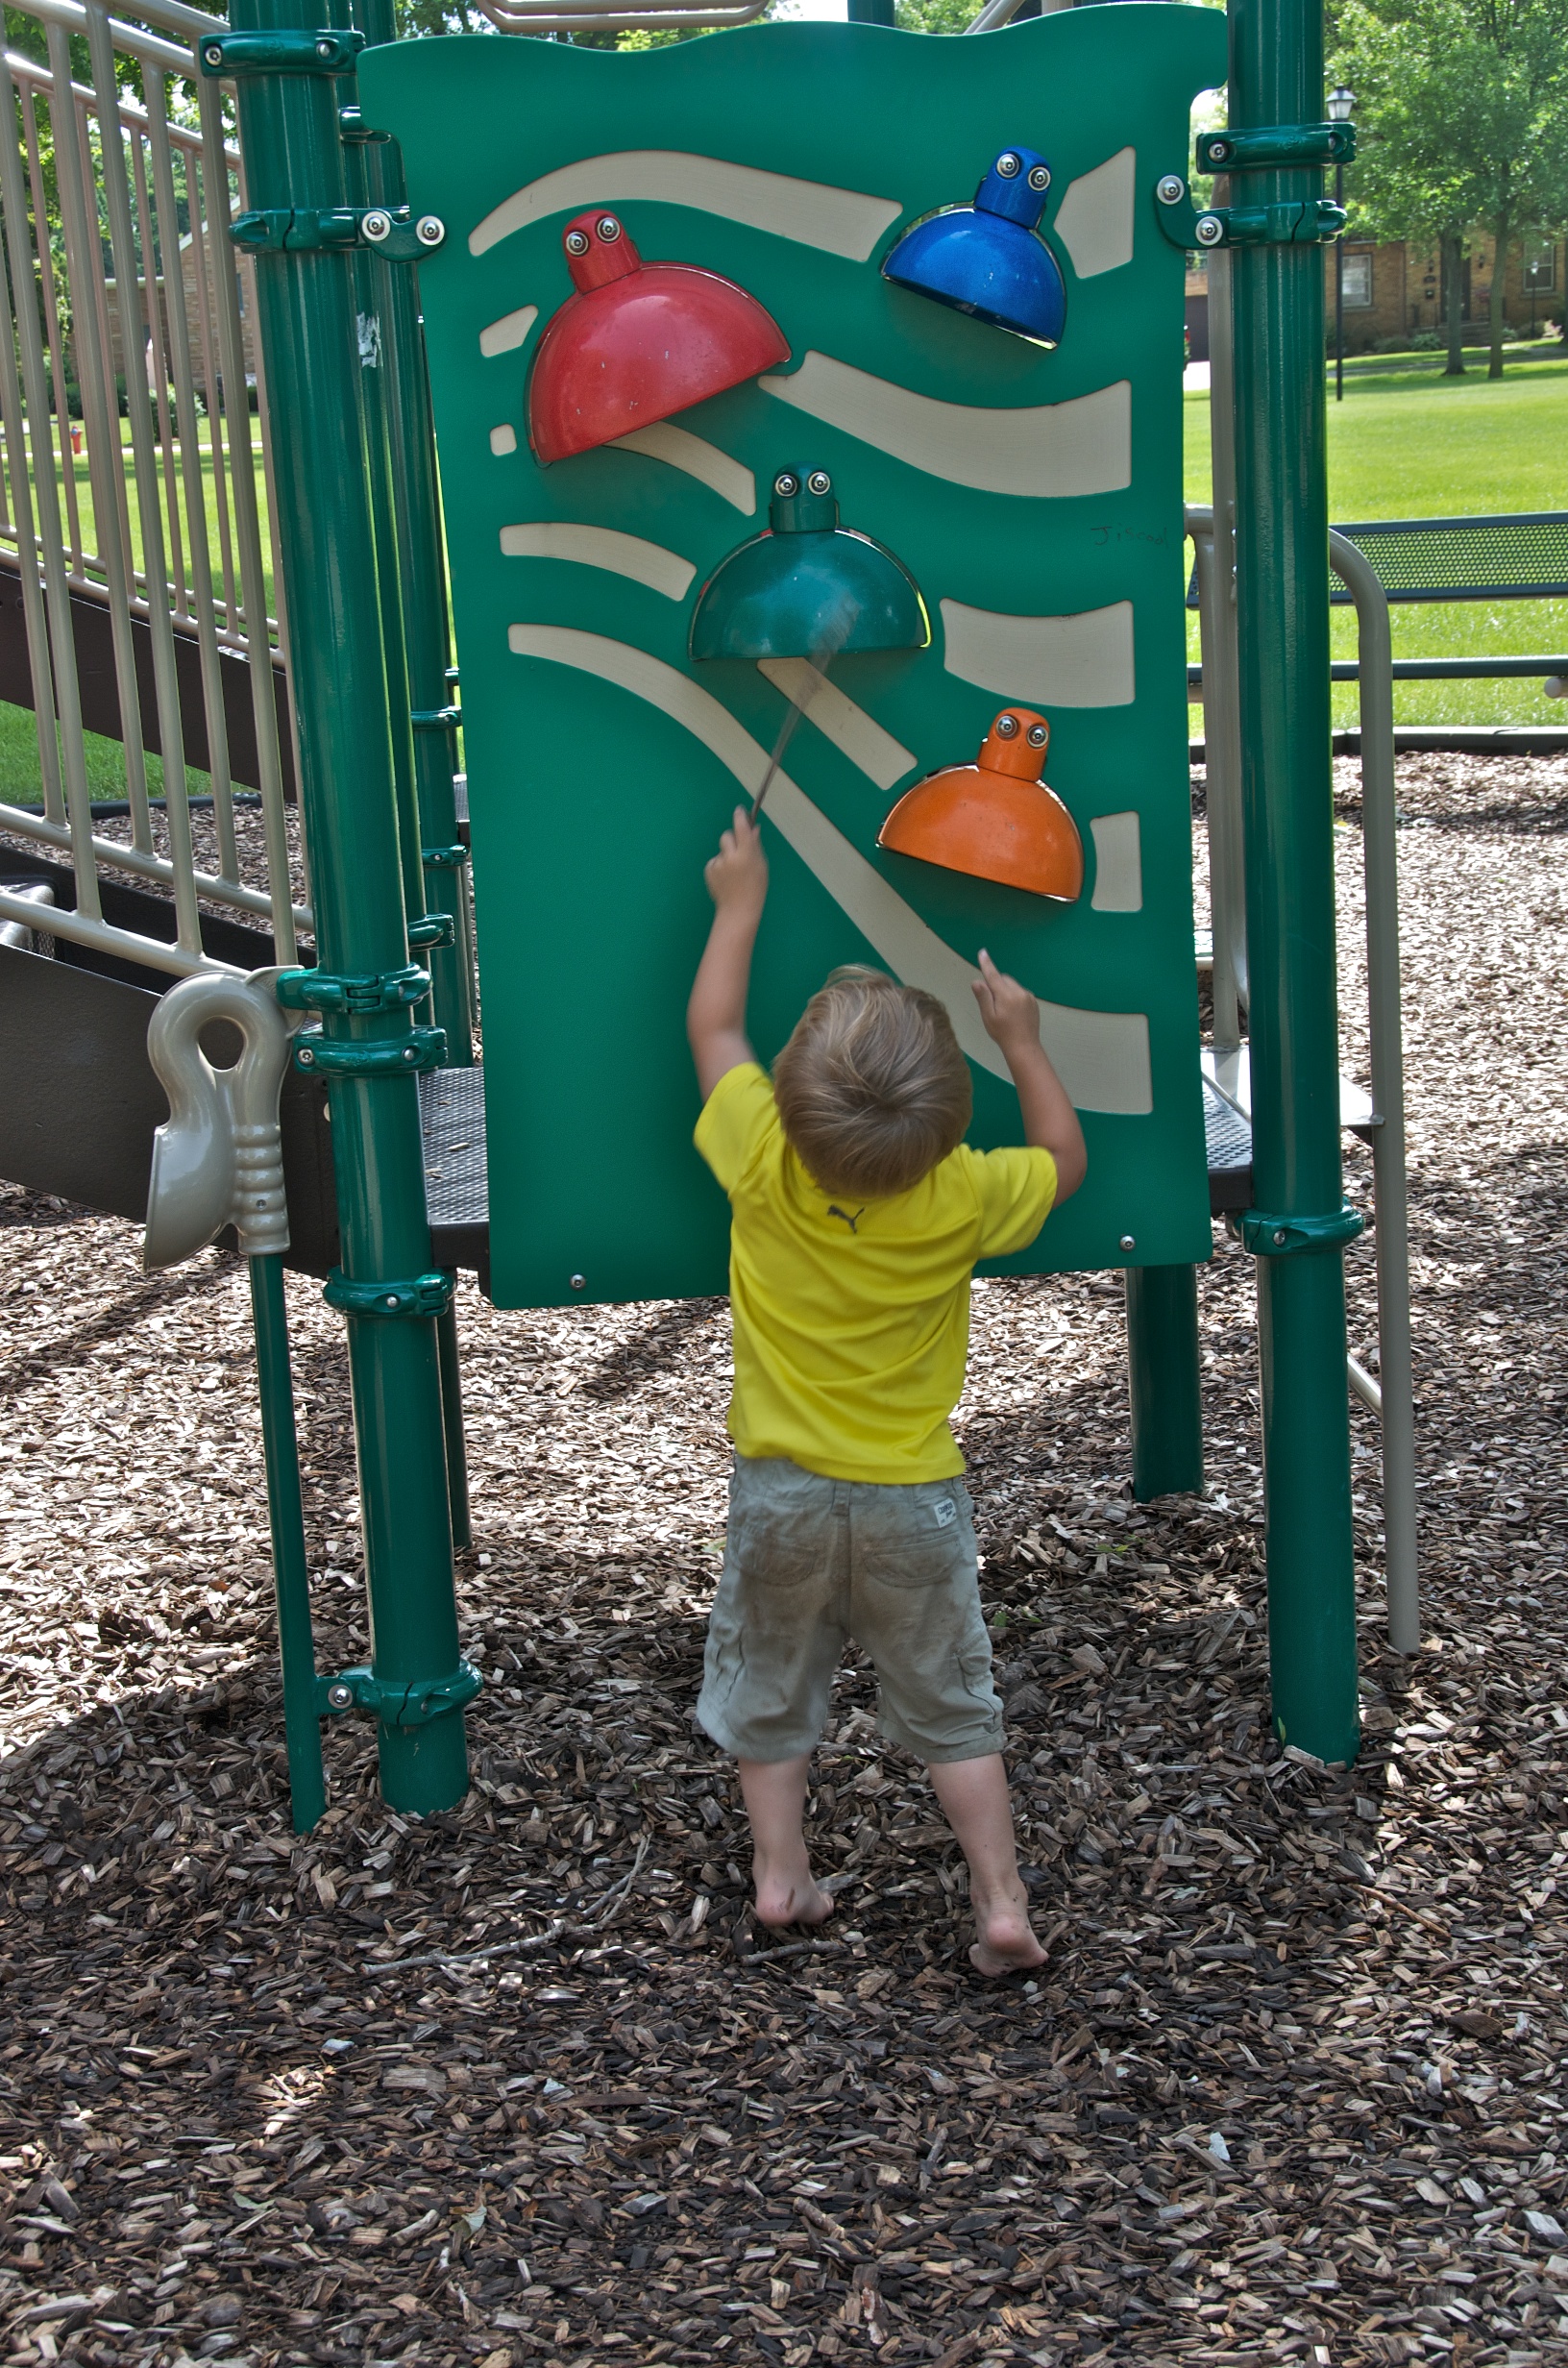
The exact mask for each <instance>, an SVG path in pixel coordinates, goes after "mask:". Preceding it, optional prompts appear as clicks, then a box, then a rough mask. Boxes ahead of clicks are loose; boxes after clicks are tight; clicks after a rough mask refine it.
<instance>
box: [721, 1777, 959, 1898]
mask: <svg viewBox="0 0 1568 2368" xmlns="http://www.w3.org/2000/svg"><path fill="white" fill-rule="evenodd" d="M998 1764H999V1763H998ZM736 1766H737V1768H738V1771H739V1774H740V1779H741V1790H742V1792H743V1793H744V1794H745V1796H746V1813H747V1816H748V1817H749V1818H750V1820H751V1877H752V1881H753V1882H754V1883H755V1885H756V1890H757V1921H758V1922H759V1923H760V1924H774V1925H777V1924H823V1923H825V1922H826V1920H827V1918H828V1917H829V1916H830V1915H831V1914H832V1912H833V1901H832V1897H831V1894H830V1893H828V1892H826V1891H824V1890H823V1889H822V1887H821V1885H820V1884H819V1883H818V1881H817V1878H816V1876H815V1875H814V1874H813V1873H812V1871H811V1860H810V1858H809V1857H808V1856H807V1854H806V1838H805V1835H804V1834H803V1833H802V1831H801V1818H802V1815H803V1813H804V1811H805V1806H806V1776H807V1771H808V1770H809V1768H810V1766H811V1755H810V1753H809V1752H802V1753H801V1754H800V1757H799V1758H798V1759H797V1760H740V1761H737V1763H736Z"/></svg>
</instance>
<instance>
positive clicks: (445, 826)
mask: <svg viewBox="0 0 1568 2368" xmlns="http://www.w3.org/2000/svg"><path fill="white" fill-rule="evenodd" d="M355 15H356V19H357V22H358V24H359V27H360V30H361V31H362V32H363V34H364V35H365V37H366V39H367V40H368V41H370V42H372V43H380V42H383V41H391V40H395V39H396V38H397V26H396V21H395V17H394V12H393V6H392V0H356V7H355ZM359 153H360V155H361V156H362V157H363V159H364V170H365V178H366V186H367V190H368V194H369V197H370V201H371V202H372V203H373V204H376V205H382V206H386V207H389V208H390V207H397V206H402V205H404V203H405V202H406V199H407V187H406V184H405V182H404V170H403V152H402V150H401V149H400V148H399V146H398V144H397V142H396V141H395V140H390V139H375V140H372V141H370V142H369V143H367V144H366V145H364V146H362V147H361V148H360V151H359ZM375 268H377V269H378V270H379V271H380V274H381V277H382V281H383V292H382V298H381V310H380V320H381V365H380V380H381V383H380V395H381V400H382V405H383V408H384V412H385V422H386V434H387V445H388V454H389V459H390V466H391V487H392V497H393V503H394V507H395V527H396V534H397V546H398V553H399V579H400V583H401V605H402V623H403V632H404V671H405V675H406V679H407V693H408V700H409V703H410V711H411V722H412V726H413V735H412V736H413V784H414V802H415V808H416V811H417V815H418V826H419V834H420V836H419V843H420V846H421V848H422V849H423V851H424V878H423V884H422V890H421V894H422V897H423V903H422V906H421V908H420V909H421V910H423V911H425V912H427V913H446V914H448V915H450V917H451V920H452V925H453V943H452V944H451V946H437V947H434V948H432V949H431V950H430V951H429V954H428V955H427V956H426V957H425V960H426V965H427V968H428V969H429V973H430V977H431V980H432V982H433V986H434V1012H435V1019H436V1021H437V1023H438V1024H440V1025H441V1026H442V1027H444V1028H445V1029H446V1031H447V1064H448V1066H449V1067H450V1068H453V1069H467V1068H469V1067H471V1066H472V1064H473V1060H474V1024H475V1020H476V1018H477V1016H478V1014H477V1008H476V997H475V992H474V961H473V942H472V938H471V935H470V930H469V908H468V887H467V875H466V870H465V868H464V865H463V862H462V860H461V852H460V848H459V842H458V837H457V803H456V798H455V795H454V792H453V774H454V773H455V772H456V769H457V723H456V716H457V710H456V709H455V707H453V705H452V704H451V702H450V698H449V694H448V686H447V669H448V666H449V665H450V664H451V660H452V636H451V629H450V624H449V620H448V613H447V570H446V553H445V550H444V548H443V544H442V535H441V495H440V487H439V482H438V480H437V476H436V465H435V427H434V422H433V420H432V418H431V413H430V397H429V379H428V378H427V375H426V369H425V338H424V332H423V330H422V328H421V326H420V315H419V293H418V281H417V278H416V276H415V272H414V270H413V269H412V268H411V267H410V266H408V265H406V264H404V265H397V264H385V263H382V264H379V265H377V266H375Z"/></svg>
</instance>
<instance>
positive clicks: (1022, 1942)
mask: <svg viewBox="0 0 1568 2368" xmlns="http://www.w3.org/2000/svg"><path fill="white" fill-rule="evenodd" d="M974 1921H975V1928H976V1930H977V1931H978V1933H979V1935H980V1937H979V1939H978V1940H977V1941H976V1942H975V1944H974V1946H973V1948H972V1949H971V1950H970V1951H969V1962H970V1964H971V1965H972V1966H973V1967H974V1970H975V1972H976V1973H983V1974H985V1975H986V1977H987V1978H988V1980H992V1981H994V1980H995V1979H996V1978H997V1977H998V1976H999V1975H1001V1974H1004V1973H1028V1972H1029V1971H1030V1970H1031V1968H1032V1967H1034V1966H1036V1965H1043V1963H1044V1962H1045V1952H1044V1950H1043V1949H1042V1948H1041V1945H1040V1942H1039V1941H1038V1940H1037V1939H1036V1938H1035V1936H1034V1931H1033V1928H1032V1927H1031V1925H1030V1922H1029V1906H1028V1901H1027V1899H1026V1897H1025V1894H1024V1890H1023V1886H1022V1885H1021V1884H1020V1885H1019V1886H1018V1890H1017V1897H1016V1898H1012V1897H1003V1898H1001V1899H996V1900H992V1901H991V1902H989V1903H988V1904H985V1905H977V1906H976V1908H975V1912H974Z"/></svg>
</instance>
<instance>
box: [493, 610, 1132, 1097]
mask: <svg viewBox="0 0 1568 2368" xmlns="http://www.w3.org/2000/svg"><path fill="white" fill-rule="evenodd" d="M507 643H508V646H509V647H510V648H511V650H512V651H513V652H514V654H516V655H517V656H519V657H532V658H542V659H545V660H547V661H548V662H550V663H551V664H554V665H557V666H571V667H575V668H576V669H577V670H578V671H579V672H580V673H584V674H591V675H595V676H597V677H598V678H600V680H601V681H604V682H610V683H614V684H616V685H617V686H618V687H619V688H620V689H622V690H625V691H628V692H630V694H631V695H632V696H633V697H634V698H637V699H642V700H646V701H647V702H648V703H649V705H650V706H653V707H657V708H658V709H659V710H660V711H661V713H663V714H665V715H667V716H669V717H670V718H671V720H672V721H673V722H674V723H676V724H679V725H680V726H681V727H682V728H683V729H685V730H686V731H689V732H690V733H691V734H692V736H693V737H694V739H696V740H698V741H699V742H700V743H701V744H702V746H703V747H704V748H706V749H708V750H709V751H710V752H711V753H712V754H713V755H715V756H716V757H717V758H718V759H719V761H720V763H721V764H722V765H723V766H724V767H725V768H726V769H727V771H728V772H729V773H730V774H732V775H733V777H734V778H735V779H736V780H737V781H738V782H739V783H740V785H741V787H742V788H743V789H745V790H747V791H748V792H749V793H750V794H751V795H752V796H753V797H754V796H755V795H756V793H757V791H758V790H759V789H760V788H761V786H762V783H763V779H764V777H766V775H767V772H768V765H769V755H768V751H767V750H766V749H765V748H764V747H763V746H762V744H761V742H760V741H757V740H753V739H752V737H751V735H750V733H749V732H748V731H747V730H746V729H745V728H744V727H743V726H742V725H740V724H738V723H737V722H736V720H735V718H734V717H733V716H732V715H731V714H730V713H729V710H728V709H727V708H726V707H723V706H721V705H720V703H719V702H718V700H716V699H715V698H713V697H712V695H711V694H710V693H709V692H707V691H705V690H703V689H702V688H701V686H700V684H698V683H696V682H693V681H692V680H690V678H688V677H687V676H685V675H683V674H678V673H677V672H676V671H675V669H674V667H673V666H667V665H665V664H664V662H663V660H662V659H659V658H656V657H654V656H652V655H651V654H649V652H648V651H646V650H639V649H636V648H634V647H633V646H632V645H631V644H630V643H628V642H622V641H613V640H611V639H609V638H608V637H607V636H606V635H604V634H602V633H587V632H582V631H580V630H578V629H576V628H575V627H570V626H555V625H513V626H511V627H510V628H509V629H508V632H507ZM768 811H769V814H770V815H771V816H772V820H773V822H774V824H775V825H776V826H777V828H778V829H779V831H780V832H781V833H782V835H783V836H784V838H785V839H787V840H788V842H789V844H790V845H791V847H793V848H794V850H795V851H796V854H797V855H798V856H799V857H800V859H801V861H802V862H803V863H804V864H805V865H806V867H807V869H808V870H809V871H811V872H812V873H814V874H815V876H816V877H817V878H818V879H819V880H820V881H821V884H822V886H823V887H824V888H825V889H826V890H827V893H828V895H829V896H830V897H832V899H833V900H834V902H835V903H836V904H837V905H838V906H839V908H840V910H841V911H842V912H843V913H845V916H846V917H847V918H848V919H849V920H850V921H851V922H852V923H853V924H854V925H855V927H856V928H857V929H858V930H859V931H860V933H861V935H862V936H863V937H864V938H865V939H866V941H867V943H868V944H869V945H870V947H872V948H873V950H875V951H876V952H877V953H878V954H879V955H880V956H881V958H882V960H883V961H884V962H886V963H887V964H888V966H889V968H890V969H891V970H892V971H893V972H894V974H896V975H897V976H898V977H899V978H901V979H902V980H903V981H904V982H905V983H906V985H910V986H918V987H923V988H925V989H926V990H927V992H928V993H930V994H932V995H935V996H937V997H939V998H940V999H941V1000H942V1002H943V1004H944V1005H945V1006H946V1009H947V1013H948V1016H949V1018H950V1019H951V1021H952V1024H953V1032H954V1034H955V1035H956V1036H957V1038H958V1041H959V1043H960V1045H961V1046H962V1047H963V1048H964V1050H965V1052H966V1053H967V1054H968V1057H969V1059H970V1060H971V1061H973V1062H975V1063H976V1065H977V1066H978V1067H980V1068H983V1069H986V1070H989V1071H990V1072H991V1073H992V1074H993V1075H995V1076H1006V1074H1007V1068H1006V1064H1005V1062H1004V1061H1003V1059H1002V1056H1001V1054H1000V1052H999V1051H998V1050H997V1048H996V1047H995V1045H993V1044H992V1041H991V1038H990V1037H989V1036H988V1035H987V1034H986V1032H985V1029H984V1028H983V1027H982V1025H981V1024H980V1015H979V1011H978V1009H977V1007H976V1004H975V1000H974V997H973V994H972V992H971V989H972V986H973V982H974V980H975V979H976V978H977V977H978V975H979V973H978V972H977V971H976V970H975V968H974V966H973V964H972V963H969V962H967V961H966V960H965V959H964V957H963V956H962V955H961V954H958V953H955V952H954V951H953V949H952V948H951V947H950V946H949V945H947V944H946V943H945V941H944V940H943V939H942V938H940V937H939V936H938V935H937V933H936V931H935V930H934V929H932V928H930V927H929V926H928V925H927V924H926V923H925V922H923V921H922V920H921V919H920V918H919V914H918V913H916V912H915V911H913V910H912V908H911V907H910V906H909V905H908V904H906V903H905V901H904V900H903V898H902V897H901V896H899V895H898V893H897V891H896V889H894V887H893V886H892V885H891V884H890V883H889V882H888V881H887V880H886V879H884V878H883V876H882V875H881V873H880V872H878V871H877V870H876V869H875V868H874V866H873V865H871V864H870V863H868V862H867V860H866V858H865V856H864V855H862V854H860V853H859V851H857V850H856V849H855V848H853V847H852V846H851V845H850V843H849V841H848V840H847V839H846V838H845V836H844V834H843V832H842V831H840V830H837V829H836V828H835V827H834V826H833V825H832V824H831V823H830V822H829V821H828V819H827V817H826V815H825V814H823V813H822V812H821V808H820V807H818V806H817V805H815V804H813V802H812V801H811V800H810V799H809V798H808V797H807V796H806V794H805V792H804V791H803V790H802V789H801V788H800V787H799V786H798V784H797V783H796V782H795V781H793V780H791V778H790V777H789V775H788V774H786V773H777V774H775V775H774V777H773V780H772V787H771V789H770V790H769V793H768ZM1040 1033H1041V1043H1042V1044H1043V1045H1044V1047H1045V1048H1046V1050H1047V1051H1048V1052H1049V1054H1050V1056H1051V1059H1052V1061H1053V1062H1054V1063H1055V1065H1056V1068H1057V1071H1058V1073H1060V1075H1061V1077H1062V1081H1063V1083H1064V1084H1065V1085H1066V1089H1067V1092H1068V1093H1069V1095H1070V1096H1071V1097H1072V1099H1073V1101H1074V1103H1075V1104H1076V1106H1077V1107H1078V1108H1079V1109H1080V1110H1103V1111H1110V1112H1114V1113H1118V1114H1121V1115H1123V1116H1127V1117H1143V1116H1146V1115H1147V1113H1148V1112H1149V1111H1150V1110H1151V1109H1152V1107H1153V1095H1152V1087H1151V1078H1150V1066H1149V1026H1148V1021H1147V1018H1146V1017H1145V1015H1144V1014H1143V1013H1141V1012H1123V1011H1084V1010H1080V1009H1077V1008H1076V1007H1074V1006H1073V1005H1071V1004H1067V1003H1051V1002H1045V1001H1042V1002H1041V1017H1040Z"/></svg>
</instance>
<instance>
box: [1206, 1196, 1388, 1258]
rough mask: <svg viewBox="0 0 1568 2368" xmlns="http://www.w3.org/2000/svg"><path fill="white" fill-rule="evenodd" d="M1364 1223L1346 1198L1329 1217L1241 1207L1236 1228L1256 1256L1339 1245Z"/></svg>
mask: <svg viewBox="0 0 1568 2368" xmlns="http://www.w3.org/2000/svg"><path fill="white" fill-rule="evenodd" d="M1365 1223H1366V1220H1365V1218H1364V1217H1363V1216H1362V1215H1361V1212H1360V1209H1353V1208H1352V1207H1351V1205H1350V1202H1349V1201H1348V1200H1347V1201H1345V1202H1344V1203H1343V1204H1342V1206H1341V1207H1340V1208H1338V1209H1337V1210H1335V1213H1334V1214H1333V1216H1330V1217H1270V1216H1269V1214H1268V1212H1267V1210H1266V1209H1243V1210H1242V1211H1241V1215H1240V1221H1239V1223H1238V1224H1237V1232H1238V1233H1239V1234H1240V1236H1241V1241H1242V1244H1243V1246H1244V1247H1245V1248H1247V1249H1249V1250H1251V1252H1252V1254H1253V1256H1254V1257H1255V1258H1293V1257H1296V1256H1298V1255H1300V1254H1301V1253H1302V1252H1310V1251H1312V1250H1323V1249H1342V1248H1343V1247H1344V1246H1345V1244H1346V1243H1347V1242H1354V1241H1355V1239H1356V1236H1357V1235H1358V1234H1359V1233H1360V1231H1361V1230H1362V1229H1363V1227H1364V1226H1365Z"/></svg>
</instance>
